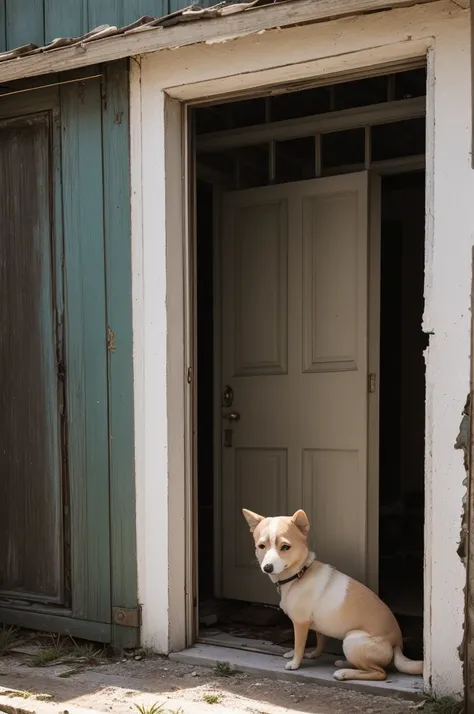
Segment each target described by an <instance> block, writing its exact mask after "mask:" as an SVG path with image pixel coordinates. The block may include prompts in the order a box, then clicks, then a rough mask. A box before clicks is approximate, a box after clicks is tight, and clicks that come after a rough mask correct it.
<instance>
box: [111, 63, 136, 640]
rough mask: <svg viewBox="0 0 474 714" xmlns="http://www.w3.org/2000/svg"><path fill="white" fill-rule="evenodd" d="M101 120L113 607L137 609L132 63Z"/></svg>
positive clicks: (117, 78)
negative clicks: (131, 154) (131, 129)
mask: <svg viewBox="0 0 474 714" xmlns="http://www.w3.org/2000/svg"><path fill="white" fill-rule="evenodd" d="M106 81H107V84H106V94H107V101H106V103H105V104H104V109H103V113H102V131H103V138H102V141H103V152H104V154H103V165H104V226H105V254H106V285H107V320H108V330H109V349H108V389H109V391H108V394H109V437H110V438H109V460H110V509H111V513H110V518H111V520H110V533H111V564H112V567H111V573H112V605H113V606H118V607H127V608H135V607H137V604H138V592H137V547H136V523H135V460H134V412H133V340H132V280H131V240H130V238H131V233H130V220H131V216H130V154H129V136H130V121H129V98H128V95H129V89H128V86H129V85H128V61H127V60H123V61H121V62H115V63H114V64H110V65H109V66H108V67H107V75H106ZM112 627H113V644H114V646H116V647H133V646H136V645H138V644H139V634H140V633H139V630H138V629H134V628H130V627H121V626H114V625H113V626H112Z"/></svg>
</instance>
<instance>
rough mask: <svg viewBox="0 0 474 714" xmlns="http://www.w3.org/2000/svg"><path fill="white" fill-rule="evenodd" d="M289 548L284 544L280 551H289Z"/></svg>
mask: <svg viewBox="0 0 474 714" xmlns="http://www.w3.org/2000/svg"><path fill="white" fill-rule="evenodd" d="M290 547H291V546H289V545H286V544H285V545H282V546H281V548H280V550H290Z"/></svg>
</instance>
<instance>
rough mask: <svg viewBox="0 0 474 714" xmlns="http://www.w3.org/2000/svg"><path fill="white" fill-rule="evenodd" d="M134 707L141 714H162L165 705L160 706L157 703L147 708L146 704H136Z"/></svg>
mask: <svg viewBox="0 0 474 714" xmlns="http://www.w3.org/2000/svg"><path fill="white" fill-rule="evenodd" d="M134 707H135V708H136V709H138V711H139V714H162V712H163V704H158V702H155V703H154V704H152V705H151V707H147V706H146V705H145V704H134Z"/></svg>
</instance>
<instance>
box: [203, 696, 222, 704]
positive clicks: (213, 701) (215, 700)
mask: <svg viewBox="0 0 474 714" xmlns="http://www.w3.org/2000/svg"><path fill="white" fill-rule="evenodd" d="M203 700H204V701H205V702H206V703H207V704H219V702H220V700H221V698H220V696H219V695H218V694H205V695H204V696H203Z"/></svg>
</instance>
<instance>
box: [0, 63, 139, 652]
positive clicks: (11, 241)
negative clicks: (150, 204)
mask: <svg viewBox="0 0 474 714" xmlns="http://www.w3.org/2000/svg"><path fill="white" fill-rule="evenodd" d="M121 69H122V70H123V69H124V67H123V65H122V67H121ZM93 74H99V75H101V76H99V77H96V78H92V79H90V78H89V79H86V80H84V81H80V80H79V81H77V82H72V83H69V84H61V85H58V84H57V83H56V82H57V79H58V78H57V77H53V78H52V77H48V83H51V85H52V86H51V87H50V88H47V89H42V90H38V91H32V92H27V93H25V94H24V95H20V96H19V97H16V96H12V97H3V98H2V99H1V102H0V225H2V231H0V294H1V301H0V376H1V383H0V499H1V501H2V503H4V504H7V505H6V513H7V516H6V518H2V519H0V539H1V542H2V544H3V543H6V544H7V547H6V548H3V547H2V549H1V550H0V622H6V623H10V624H16V625H20V626H26V627H32V628H37V629H41V630H50V631H54V632H62V633H69V634H71V635H73V636H76V637H82V638H85V639H91V640H95V641H101V642H113V643H114V644H119V645H121V646H133V645H135V644H138V634H139V631H138V629H137V627H136V623H133V617H131V620H130V619H127V618H126V622H130V621H131V625H132V626H128V627H120V626H119V625H118V624H117V623H113V622H112V613H113V612H114V610H116V609H122V610H124V609H125V610H132V611H133V610H135V611H136V610H137V588H136V547H135V513H134V500H135V494H134V473H133V399H132V386H131V385H132V362H131V358H132V341H131V298H130V265H129V253H130V242H129V239H130V227H129V217H128V215H127V211H128V210H129V209H128V206H129V193H128V190H129V189H128V180H129V179H128V172H129V168H128V120H127V121H126V120H125V119H126V117H124V118H123V124H124V127H122V126H121V124H122V118H121V120H120V121H118V120H117V117H119V116H120V117H123V111H122V115H121V114H120V111H118V109H120V106H119V105H120V103H122V104H125V106H126V101H127V96H126V87H127V79H126V73H124V72H123V71H121V72H120V71H119V72H117V71H115V74H114V73H113V71H112V72H111V70H104V71H102V72H101V71H100V70H96V71H95V72H94V71H88V75H89V76H90V75H93ZM109 75H111V76H112V78H113V81H111V82H110V83H108V81H107V80H108V77H109ZM41 79H42V83H43V84H45V83H46V82H45V81H44V78H41ZM60 79H61V78H60ZM109 86H110V101H109V100H108V99H107V97H106V93H107V90H108V88H109ZM117 88H118V89H117ZM124 132H125V133H124ZM121 145H123V146H124V147H125V154H123V151H121V150H120V146H121ZM104 173H105V175H106V178H107V185H106V186H105V185H104ZM124 205H125V207H126V208H125V209H124V207H123V206H124ZM127 221H128V224H127ZM107 266H108V267H107ZM108 269H109V270H110V272H111V276H110V280H108V279H107V270H108ZM112 273H114V274H116V277H114V276H113V275H112ZM116 278H120V284H119V283H118V282H117V279H116ZM119 309H120V311H121V315H122V316H124V319H123V320H122V321H120V317H119V315H118V310H119ZM115 321H116V322H115ZM111 322H112V325H113V327H114V328H115V334H116V335H117V336H118V338H116V341H117V339H118V340H119V341H118V344H119V345H120V348H121V349H120V351H119V350H118V349H117V350H115V345H114V350H115V351H117V352H118V354H117V355H115V354H114V353H113V352H112V351H111V350H110V349H109V347H111V345H110V344H108V339H107V336H108V335H109V334H110V333H111V332H112V333H113V330H112V327H111V326H110V323H111ZM116 356H117V359H115V361H114V358H115V357H116ZM114 436H115V437H116V438H115V439H114ZM114 442H115V443H114ZM113 544H114V545H113ZM132 614H133V613H132ZM128 615H130V613H128Z"/></svg>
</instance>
